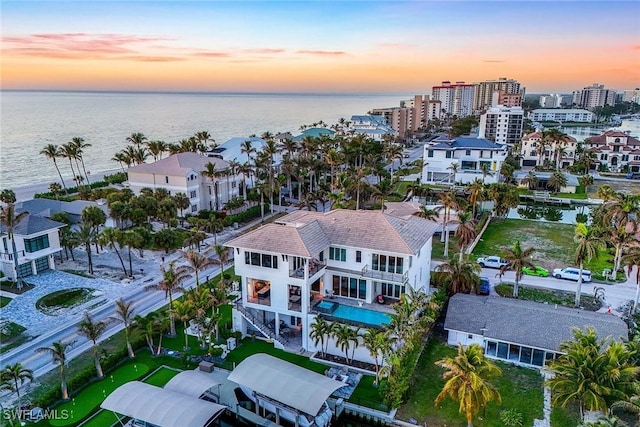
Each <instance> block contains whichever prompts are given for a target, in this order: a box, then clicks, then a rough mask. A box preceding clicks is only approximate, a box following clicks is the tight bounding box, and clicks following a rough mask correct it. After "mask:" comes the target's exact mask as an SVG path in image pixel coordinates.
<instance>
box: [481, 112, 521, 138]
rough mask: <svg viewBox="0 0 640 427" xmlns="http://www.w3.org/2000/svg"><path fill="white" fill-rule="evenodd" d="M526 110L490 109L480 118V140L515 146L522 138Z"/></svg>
mask: <svg viewBox="0 0 640 427" xmlns="http://www.w3.org/2000/svg"><path fill="white" fill-rule="evenodd" d="M523 119H524V110H523V109H522V107H505V106H504V105H498V106H496V107H489V108H488V109H487V112H486V113H484V114H482V115H481V116H480V126H479V128H478V138H486V139H488V140H489V141H493V142H495V143H497V144H515V143H517V142H518V141H519V140H520V138H521V137H522V127H523Z"/></svg>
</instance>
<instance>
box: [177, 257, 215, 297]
mask: <svg viewBox="0 0 640 427" xmlns="http://www.w3.org/2000/svg"><path fill="white" fill-rule="evenodd" d="M184 257H185V258H186V260H187V261H189V266H190V267H191V268H192V269H193V271H194V272H195V276H196V288H197V287H198V286H200V278H199V276H198V273H200V272H201V271H203V270H206V269H207V268H208V267H211V266H213V265H216V261H215V260H213V259H211V258H209V257H208V256H207V255H206V254H201V253H199V252H195V251H188V252H186V253H185V254H184Z"/></svg>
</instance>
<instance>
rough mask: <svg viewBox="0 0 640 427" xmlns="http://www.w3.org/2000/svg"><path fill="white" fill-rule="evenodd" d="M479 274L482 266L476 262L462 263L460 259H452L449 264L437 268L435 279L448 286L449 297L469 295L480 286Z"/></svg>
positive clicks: (445, 263)
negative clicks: (462, 294) (458, 294)
mask: <svg viewBox="0 0 640 427" xmlns="http://www.w3.org/2000/svg"><path fill="white" fill-rule="evenodd" d="M478 272H480V266H479V265H478V264H476V263H475V262H469V261H462V262H460V261H459V260H458V258H451V259H450V260H449V261H448V262H444V263H442V264H440V265H438V266H437V267H436V277H435V279H436V281H438V282H440V283H443V284H445V285H446V289H447V293H448V294H449V295H454V294H457V293H465V294H468V293H470V292H471V290H472V289H475V288H476V287H477V286H478V284H479V281H480V278H479V277H478Z"/></svg>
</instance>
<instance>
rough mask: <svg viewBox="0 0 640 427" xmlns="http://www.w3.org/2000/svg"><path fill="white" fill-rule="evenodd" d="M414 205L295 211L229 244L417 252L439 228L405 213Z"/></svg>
mask: <svg viewBox="0 0 640 427" xmlns="http://www.w3.org/2000/svg"><path fill="white" fill-rule="evenodd" d="M411 209H412V208H406V209H405V208H399V207H396V208H395V212H396V214H400V215H401V216H394V215H393V214H392V213H382V212H380V211H365V210H360V211H352V210H343V209H336V210H333V211H331V212H326V213H318V212H309V211H296V212H292V213H290V214H289V215H286V216H284V217H282V218H280V219H279V220H278V221H277V223H276V224H270V225H268V226H264V227H260V228H259V229H257V230H254V231H251V232H249V233H247V234H245V235H243V236H240V237H238V238H236V239H233V240H231V241H229V242H227V243H226V246H229V247H241V248H244V249H255V250H261V251H268V252H275V253H285V254H290V255H297V256H303V257H310V256H315V255H316V254H317V253H318V252H319V251H320V250H323V249H325V248H327V247H328V246H330V245H336V246H346V247H353V248H365V249H371V250H377V251H382V252H392V253H401V254H411V255H412V254H416V253H417V252H418V251H419V250H420V248H422V246H424V244H425V243H426V242H427V241H428V240H429V239H430V238H431V237H432V236H433V233H434V232H435V231H437V229H438V226H437V224H436V223H434V222H431V221H427V220H425V219H422V218H418V217H416V216H413V215H408V216H407V215H406V212H407V211H409V210H411Z"/></svg>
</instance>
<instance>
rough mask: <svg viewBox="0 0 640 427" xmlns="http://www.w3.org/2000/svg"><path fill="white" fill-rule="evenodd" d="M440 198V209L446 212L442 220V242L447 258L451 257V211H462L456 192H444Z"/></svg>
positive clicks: (439, 195)
mask: <svg viewBox="0 0 640 427" xmlns="http://www.w3.org/2000/svg"><path fill="white" fill-rule="evenodd" d="M438 198H439V199H440V204H441V205H442V206H441V207H440V208H439V209H440V210H442V211H444V217H443V218H442V236H441V237H440V239H441V240H444V256H445V258H447V257H449V228H448V227H449V224H450V221H451V211H452V210H455V211H459V210H460V201H459V200H458V196H457V194H456V191H455V190H449V191H446V192H442V193H440V194H438Z"/></svg>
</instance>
